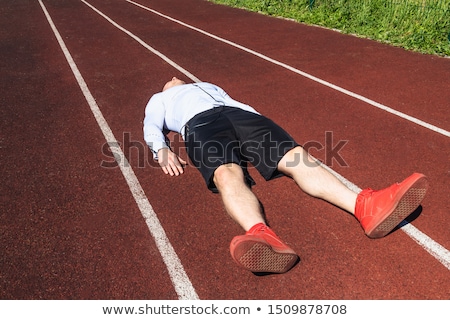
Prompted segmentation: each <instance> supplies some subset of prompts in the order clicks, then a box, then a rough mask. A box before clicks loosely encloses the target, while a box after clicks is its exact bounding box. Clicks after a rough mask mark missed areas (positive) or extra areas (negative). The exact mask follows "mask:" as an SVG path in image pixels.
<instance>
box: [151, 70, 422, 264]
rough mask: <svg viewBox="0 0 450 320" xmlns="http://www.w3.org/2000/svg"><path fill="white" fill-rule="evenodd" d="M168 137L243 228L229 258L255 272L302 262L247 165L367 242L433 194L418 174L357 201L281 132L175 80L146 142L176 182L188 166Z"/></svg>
mask: <svg viewBox="0 0 450 320" xmlns="http://www.w3.org/2000/svg"><path fill="white" fill-rule="evenodd" d="M167 130H169V131H174V132H177V133H180V134H181V135H182V136H183V139H184V141H185V146H186V151H187V154H188V156H189V158H190V160H191V161H192V163H193V164H194V165H195V166H196V167H197V168H198V170H199V171H200V173H201V174H202V176H203V178H204V180H205V182H206V186H207V187H208V189H209V190H211V191H212V192H215V193H219V194H220V196H221V198H222V201H223V203H224V207H225V209H226V211H227V213H228V214H229V215H230V216H231V218H232V219H233V220H234V221H236V222H237V223H238V224H239V225H240V226H241V227H242V228H243V229H244V231H245V234H243V235H239V236H236V237H234V238H233V240H232V241H231V244H230V252H231V256H232V257H233V259H234V261H235V262H236V263H237V264H238V265H240V266H241V267H243V268H245V269H247V270H250V271H252V272H254V273H284V272H287V271H288V270H290V269H291V268H292V267H293V266H294V265H295V264H296V263H297V262H298V261H299V257H298V255H297V254H296V253H295V251H294V250H292V249H291V248H290V247H289V246H287V245H286V244H285V243H284V242H283V241H282V240H281V239H280V238H279V237H278V236H277V235H276V234H275V233H274V231H273V230H272V229H271V228H270V227H269V226H267V224H266V221H265V219H264V217H263V214H262V211H261V207H260V203H259V200H258V199H257V197H256V196H255V195H254V193H253V192H252V190H251V186H252V185H253V184H254V180H253V179H252V177H251V176H250V174H249V173H248V170H247V164H248V163H251V164H252V165H253V166H254V167H255V168H256V169H257V170H258V172H259V173H260V174H261V175H262V176H263V177H264V178H265V179H266V180H271V179H274V178H276V177H280V176H288V177H290V178H292V179H293V180H294V181H295V182H296V183H297V185H298V186H299V187H300V189H301V190H303V191H304V192H306V193H307V194H309V195H311V196H313V197H316V198H320V199H323V200H325V201H328V202H330V203H332V204H334V205H336V206H338V207H340V208H342V209H343V210H345V211H347V212H349V213H351V214H353V215H354V216H355V217H356V219H357V220H358V221H359V222H360V224H361V226H362V228H363V230H364V231H365V233H366V235H367V236H368V237H370V238H381V237H384V236H385V235H387V234H388V233H390V232H391V231H392V230H393V229H394V228H395V227H396V226H397V225H398V224H399V223H400V222H401V221H403V219H405V218H406V217H407V216H409V215H410V214H411V213H412V212H413V211H414V210H415V209H416V208H417V207H418V206H419V205H420V203H421V201H422V199H423V198H424V196H425V193H426V191H427V188H428V182H427V179H426V177H425V176H424V175H423V174H420V173H414V174H412V175H411V176H410V177H408V178H406V179H405V180H404V181H403V182H401V183H396V184H394V185H392V186H390V187H388V188H386V189H383V190H379V191H374V190H371V189H365V190H363V191H361V192H360V193H359V194H357V193H355V192H353V191H352V190H350V189H349V188H347V187H346V186H345V185H344V184H343V183H342V182H341V181H340V180H338V179H337V178H336V177H335V176H334V175H333V174H331V173H330V172H328V171H327V170H326V169H324V168H323V167H322V166H321V165H320V164H319V163H317V161H316V160H315V159H313V158H312V157H311V156H309V155H308V153H307V152H306V151H305V150H304V149H303V148H302V146H301V145H299V144H298V143H296V142H295V140H294V139H293V138H292V137H291V136H290V135H289V134H288V133H287V132H286V131H285V130H284V129H282V128H281V127H280V126H278V125H277V124H275V123H274V122H273V121H272V120H270V119H268V118H266V117H264V116H263V115H261V114H260V113H258V112H257V111H256V110H255V109H253V108H252V107H251V106H249V105H246V104H243V103H241V102H239V101H236V100H234V99H232V98H231V97H230V96H229V95H228V94H227V93H226V92H225V91H224V90H223V89H221V88H220V87H218V86H216V85H213V84H210V83H205V82H202V83H190V84H187V83H185V82H184V81H182V80H180V79H178V78H176V77H173V78H172V80H170V81H169V82H167V83H166V84H165V85H164V87H163V89H162V92H159V93H156V94H155V95H153V96H152V97H151V99H150V101H149V102H148V104H147V106H146V109H145V119H144V139H145V141H146V143H147V144H148V146H149V147H150V149H151V150H152V152H153V155H154V158H155V159H156V160H157V161H158V163H159V165H160V166H161V168H162V170H163V171H164V173H166V174H168V175H171V176H178V175H180V174H182V173H183V172H184V167H185V165H186V161H185V160H184V159H181V158H180V157H179V156H178V155H177V154H175V153H174V152H173V151H172V150H171V149H170V148H169V146H168V145H167V144H166V137H165V135H164V132H165V131H167Z"/></svg>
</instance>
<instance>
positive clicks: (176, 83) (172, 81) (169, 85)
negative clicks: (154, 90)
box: [162, 77, 186, 92]
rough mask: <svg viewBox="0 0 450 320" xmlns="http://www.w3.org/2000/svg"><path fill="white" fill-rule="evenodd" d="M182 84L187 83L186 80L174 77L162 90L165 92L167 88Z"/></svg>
mask: <svg viewBox="0 0 450 320" xmlns="http://www.w3.org/2000/svg"><path fill="white" fill-rule="evenodd" d="M182 84H186V82H184V81H183V80H180V79H178V78H177V77H173V78H172V80H170V81H169V82H167V83H166V84H165V85H164V87H163V89H162V91H163V92H164V91H166V90H167V89H170V88H172V87H175V86H179V85H182Z"/></svg>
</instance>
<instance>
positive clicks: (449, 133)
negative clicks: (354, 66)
mask: <svg viewBox="0 0 450 320" xmlns="http://www.w3.org/2000/svg"><path fill="white" fill-rule="evenodd" d="M125 1H127V2H129V3H131V4H133V5H135V6H138V7H140V8H142V9H144V10H147V11H150V12H152V13H154V14H156V15H158V16H160V17H163V18H165V19H167V20H170V21H173V22H175V23H178V24H180V25H182V26H184V27H186V28H189V29H192V30H194V31H197V32H199V33H201V34H204V35H206V36H208V37H210V38H213V39H216V40H218V41H221V42H223V43H226V44H228V45H230V46H233V47H235V48H238V49H240V50H242V51H245V52H247V53H250V54H253V55H255V56H257V57H259V58H261V59H263V60H266V61H269V62H271V63H273V64H276V65H278V66H280V67H283V68H285V69H287V70H290V71H292V72H294V73H296V74H299V75H301V76H303V77H305V78H308V79H310V80H312V81H315V82H318V83H320V84H322V85H324V86H326V87H329V88H331V89H334V90H336V91H339V92H341V93H344V94H346V95H348V96H350V97H353V98H355V99H358V100H361V101H363V102H366V103H368V104H370V105H372V106H374V107H377V108H379V109H381V110H384V111H386V112H389V113H391V114H394V115H396V116H398V117H400V118H403V119H405V120H408V121H410V122H413V123H415V124H418V125H420V126H422V127H425V128H427V129H429V130H432V131H435V132H437V133H440V134H442V135H444V136H447V137H450V131H447V130H445V129H442V128H439V127H437V126H434V125H432V124H430V123H427V122H425V121H422V120H420V119H417V118H415V117H412V116H410V115H408V114H406V113H403V112H400V111H397V110H395V109H393V108H390V107H388V106H385V105H383V104H381V103H379V102H376V101H374V100H371V99H369V98H366V97H364V96H362V95H360V94H357V93H354V92H352V91H350V90H347V89H344V88H342V87H339V86H337V85H335V84H332V83H330V82H328V81H325V80H322V79H320V78H317V77H315V76H313V75H311V74H309V73H306V72H304V71H301V70H299V69H296V68H294V67H291V66H289V65H287V64H285V63H283V62H280V61H278V60H275V59H272V58H270V57H268V56H266V55H264V54H261V53H259V52H256V51H254V50H252V49H249V48H246V47H244V46H241V45H239V44H237V43H235V42H232V41H229V40H227V39H224V38H221V37H219V36H216V35H214V34H212V33H209V32H207V31H204V30H202V29H199V28H197V27H194V26H192V25H189V24H187V23H185V22H182V21H180V20H177V19H175V18H172V17H170V16H167V15H165V14H163V13H160V12H158V11H156V10H153V9H151V8H148V7H145V6H144V5H142V4H139V3H137V2H134V1H132V0H125Z"/></svg>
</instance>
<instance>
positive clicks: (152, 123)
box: [143, 94, 168, 159]
mask: <svg viewBox="0 0 450 320" xmlns="http://www.w3.org/2000/svg"><path fill="white" fill-rule="evenodd" d="M165 113H166V110H165V107H164V103H163V101H162V99H161V95H160V94H155V95H154V96H152V98H151V99H150V101H149V102H148V103H147V106H146V107H145V117H144V129H143V130H144V140H145V142H146V143H147V145H148V146H149V148H150V150H151V151H152V152H153V157H154V159H158V150H160V149H163V148H168V146H167V144H166V139H165V136H164V133H163V130H164V118H165Z"/></svg>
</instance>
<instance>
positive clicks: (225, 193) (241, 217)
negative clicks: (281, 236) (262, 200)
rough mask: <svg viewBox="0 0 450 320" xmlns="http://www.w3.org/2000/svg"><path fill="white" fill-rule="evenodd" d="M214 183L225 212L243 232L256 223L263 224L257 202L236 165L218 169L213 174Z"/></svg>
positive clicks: (226, 165)
mask: <svg viewBox="0 0 450 320" xmlns="http://www.w3.org/2000/svg"><path fill="white" fill-rule="evenodd" d="M214 183H215V184H216V187H217V189H218V190H219V194H220V195H221V197H222V201H223V203H224V206H225V210H226V211H227V213H228V214H229V215H230V216H231V218H232V219H233V220H234V221H236V222H237V223H238V224H239V225H240V226H241V227H242V228H243V229H244V230H245V231H248V230H249V229H250V228H251V227H252V226H254V225H255V224H257V223H261V222H263V223H264V218H263V215H262V213H261V207H260V204H259V201H258V199H257V197H256V196H255V195H254V193H253V192H252V191H251V190H250V188H249V187H248V186H247V184H246V183H245V180H244V172H243V170H242V168H241V167H240V166H239V165H238V164H235V163H228V164H224V165H221V166H220V167H218V168H217V169H216V171H215V172H214Z"/></svg>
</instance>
